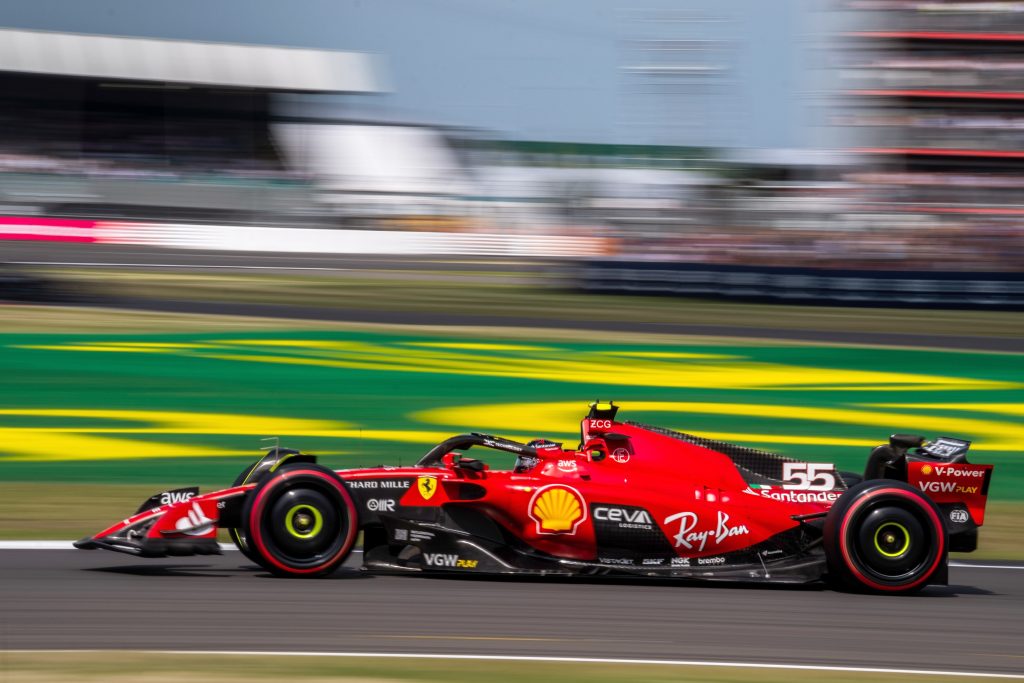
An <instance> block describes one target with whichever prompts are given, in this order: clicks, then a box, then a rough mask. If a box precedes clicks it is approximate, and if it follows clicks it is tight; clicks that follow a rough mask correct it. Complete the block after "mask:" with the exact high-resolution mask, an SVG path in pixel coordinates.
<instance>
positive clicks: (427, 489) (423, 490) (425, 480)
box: [416, 477, 437, 500]
mask: <svg viewBox="0 0 1024 683" xmlns="http://www.w3.org/2000/svg"><path fill="white" fill-rule="evenodd" d="M416 490H418V491H419V492H420V496H422V497H423V500H430V499H431V498H433V497H434V493H435V492H436V491H437V477H418V478H417V479H416Z"/></svg>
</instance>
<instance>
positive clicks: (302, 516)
mask: <svg viewBox="0 0 1024 683" xmlns="http://www.w3.org/2000/svg"><path fill="white" fill-rule="evenodd" d="M358 526H359V525H358V518H357V515H356V508H355V504H354V503H353V502H352V496H351V495H349V492H348V490H347V489H346V488H345V485H344V484H343V483H342V481H341V479H339V478H338V476H337V475H336V474H335V473H334V472H332V471H331V470H329V469H327V468H324V467H319V466H317V465H306V464H304V465H297V466H295V467H290V468H287V469H283V470H280V471H278V472H276V473H274V474H273V475H271V476H269V477H266V478H265V479H264V480H263V481H261V482H260V484H259V485H258V486H257V487H256V489H255V490H254V491H253V492H252V493H251V494H250V495H249V496H248V499H247V501H246V505H245V509H244V511H243V514H242V532H243V533H244V534H245V536H244V538H245V541H246V545H247V546H248V551H249V552H251V553H252V554H253V556H254V559H255V560H256V561H257V562H258V563H259V564H260V565H261V566H263V567H264V568H266V569H267V570H268V571H270V572H271V573H273V574H276V575H278V576H322V575H325V574H329V573H331V572H333V571H334V570H335V569H337V568H338V567H339V566H340V565H341V564H342V563H343V562H344V561H345V558H347V557H348V555H349V553H350V552H351V551H352V546H353V545H355V540H356V532H357V531H358ZM247 554H248V553H247Z"/></svg>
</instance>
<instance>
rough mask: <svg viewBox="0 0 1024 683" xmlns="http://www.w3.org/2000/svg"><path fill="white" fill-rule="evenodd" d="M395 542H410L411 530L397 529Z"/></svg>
mask: <svg viewBox="0 0 1024 683" xmlns="http://www.w3.org/2000/svg"><path fill="white" fill-rule="evenodd" d="M395 540H396V541H408V540H409V530H408V529H395Z"/></svg>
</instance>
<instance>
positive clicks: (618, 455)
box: [610, 448, 629, 465]
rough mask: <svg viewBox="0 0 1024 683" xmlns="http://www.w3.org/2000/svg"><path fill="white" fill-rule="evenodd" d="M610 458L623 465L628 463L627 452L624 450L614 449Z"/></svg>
mask: <svg viewBox="0 0 1024 683" xmlns="http://www.w3.org/2000/svg"><path fill="white" fill-rule="evenodd" d="M610 457H611V459H612V460H614V461H615V462H617V463H619V464H622V465H625V464H626V463H627V462H629V451H627V450H626V449H625V448H616V449H615V450H614V451H612V454H611V456H610Z"/></svg>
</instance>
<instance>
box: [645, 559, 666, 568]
mask: <svg viewBox="0 0 1024 683" xmlns="http://www.w3.org/2000/svg"><path fill="white" fill-rule="evenodd" d="M664 563H665V558H663V557H646V558H644V560H643V562H641V563H640V564H642V565H645V566H656V565H659V564H664Z"/></svg>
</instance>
